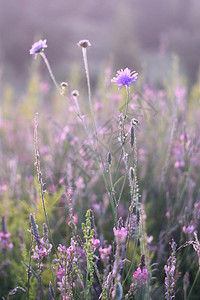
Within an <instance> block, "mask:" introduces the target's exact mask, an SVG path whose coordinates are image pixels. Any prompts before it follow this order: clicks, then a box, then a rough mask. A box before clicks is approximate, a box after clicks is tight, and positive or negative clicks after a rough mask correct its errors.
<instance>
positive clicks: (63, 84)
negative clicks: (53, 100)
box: [60, 81, 68, 87]
mask: <svg viewBox="0 0 200 300" xmlns="http://www.w3.org/2000/svg"><path fill="white" fill-rule="evenodd" d="M60 86H61V87H67V86H68V83H67V82H65V81H63V82H61V84H60Z"/></svg>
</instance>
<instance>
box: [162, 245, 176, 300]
mask: <svg viewBox="0 0 200 300" xmlns="http://www.w3.org/2000/svg"><path fill="white" fill-rule="evenodd" d="M170 244H171V248H172V254H171V256H170V257H169V258H168V260H167V265H165V267H164V270H165V274H166V277H165V289H166V293H165V299H167V300H172V299H174V298H175V293H174V288H175V278H174V275H175V269H176V257H175V251H176V243H175V241H174V240H173V239H172V242H171V243H170Z"/></svg>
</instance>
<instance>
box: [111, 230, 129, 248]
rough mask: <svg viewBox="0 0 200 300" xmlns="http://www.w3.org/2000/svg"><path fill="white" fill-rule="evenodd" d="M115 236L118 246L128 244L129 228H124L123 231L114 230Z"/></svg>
mask: <svg viewBox="0 0 200 300" xmlns="http://www.w3.org/2000/svg"><path fill="white" fill-rule="evenodd" d="M113 232H114V236H115V239H116V242H117V244H119V243H122V244H123V243H125V242H126V236H127V228H126V227H122V228H121V229H116V228H115V227H114V228H113Z"/></svg>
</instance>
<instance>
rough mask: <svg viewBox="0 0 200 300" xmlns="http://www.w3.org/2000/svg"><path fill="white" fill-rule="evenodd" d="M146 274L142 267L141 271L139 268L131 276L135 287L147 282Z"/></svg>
mask: <svg viewBox="0 0 200 300" xmlns="http://www.w3.org/2000/svg"><path fill="white" fill-rule="evenodd" d="M147 277H148V272H147V269H146V268H145V267H144V268H143V269H142V270H141V268H140V267H139V268H137V270H136V271H135V273H134V274H133V280H134V282H135V283H136V285H137V286H141V285H143V284H145V283H146V282H147Z"/></svg>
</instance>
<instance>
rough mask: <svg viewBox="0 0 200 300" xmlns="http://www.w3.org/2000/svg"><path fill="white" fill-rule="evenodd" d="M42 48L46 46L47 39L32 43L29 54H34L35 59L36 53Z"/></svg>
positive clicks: (42, 49)
mask: <svg viewBox="0 0 200 300" xmlns="http://www.w3.org/2000/svg"><path fill="white" fill-rule="evenodd" d="M44 48H47V40H39V41H38V42H36V43H34V44H33V45H32V48H31V49H30V51H29V53H30V54H35V59H36V58H37V54H38V53H40V52H42V51H44Z"/></svg>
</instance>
